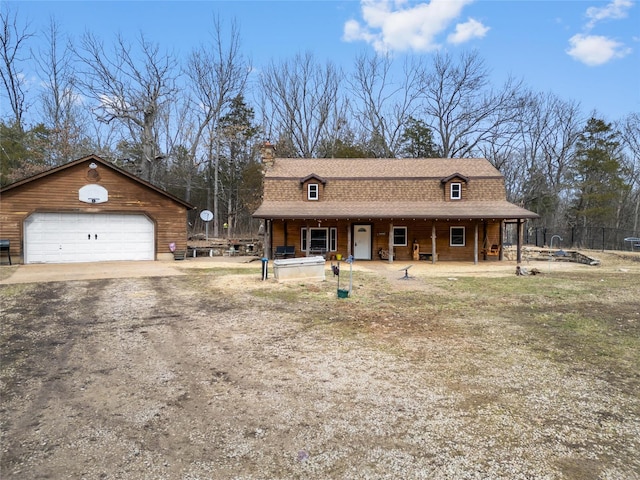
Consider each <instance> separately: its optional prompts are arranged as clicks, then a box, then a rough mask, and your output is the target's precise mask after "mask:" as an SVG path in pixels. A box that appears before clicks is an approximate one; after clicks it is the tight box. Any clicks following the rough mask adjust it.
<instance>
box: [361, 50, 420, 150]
mask: <svg viewBox="0 0 640 480" xmlns="http://www.w3.org/2000/svg"><path fill="white" fill-rule="evenodd" d="M392 67H393V61H392V59H391V57H389V56H381V55H375V54H372V55H367V54H361V55H359V56H357V57H356V60H355V70H354V72H353V75H352V77H351V78H350V79H349V87H350V92H351V93H352V95H353V97H354V99H355V101H354V102H352V104H351V106H352V109H353V114H354V115H353V118H354V119H355V120H356V122H357V123H358V124H359V126H360V128H361V129H362V130H363V131H364V132H365V135H366V136H367V137H368V140H369V142H370V144H371V146H372V150H373V151H374V152H375V154H376V156H378V157H386V158H392V157H395V156H396V155H397V154H398V153H399V150H400V147H401V145H400V144H401V143H402V141H403V138H402V135H403V132H404V130H405V127H406V123H407V121H408V120H409V118H411V117H414V116H415V112H416V108H417V106H418V105H417V100H418V95H419V85H420V78H421V74H420V72H421V69H422V67H421V65H420V64H418V63H417V62H416V60H415V59H410V60H407V61H406V62H405V63H404V65H403V70H402V75H401V78H400V79H399V80H396V79H394V78H393V77H392V74H391V71H392Z"/></svg>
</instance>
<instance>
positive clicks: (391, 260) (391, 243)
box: [389, 222, 393, 263]
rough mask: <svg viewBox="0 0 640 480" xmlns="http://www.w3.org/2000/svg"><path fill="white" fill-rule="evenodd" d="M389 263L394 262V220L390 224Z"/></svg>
mask: <svg viewBox="0 0 640 480" xmlns="http://www.w3.org/2000/svg"><path fill="white" fill-rule="evenodd" d="M389 263H393V222H391V223H390V224H389Z"/></svg>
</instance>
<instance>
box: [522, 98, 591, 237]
mask: <svg viewBox="0 0 640 480" xmlns="http://www.w3.org/2000/svg"><path fill="white" fill-rule="evenodd" d="M522 98H523V102H522V103H523V105H522V107H521V108H519V109H518V119H517V122H516V124H517V131H518V136H519V148H520V160H519V162H518V163H519V165H520V169H521V174H522V180H523V182H524V185H523V189H522V192H521V193H522V200H523V202H524V203H525V204H526V206H527V207H528V208H531V209H534V210H535V211H536V212H538V213H539V214H540V215H541V216H542V218H543V221H544V222H545V223H546V224H547V225H549V226H553V225H555V224H557V223H558V222H560V221H561V219H562V218H563V217H564V215H563V214H564V208H566V207H567V202H568V198H567V196H566V193H567V192H566V190H567V189H568V188H570V186H569V184H568V178H567V177H568V174H569V171H570V169H571V167H572V163H573V158H574V152H573V150H574V147H575V142H576V140H577V138H578V135H579V134H580V131H581V129H582V127H581V124H582V121H583V120H582V118H581V116H580V110H579V104H577V103H575V102H572V101H565V100H562V99H560V98H558V97H557V96H555V95H553V94H537V95H536V94H528V95H526V96H523V97H522Z"/></svg>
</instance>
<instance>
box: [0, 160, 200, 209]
mask: <svg viewBox="0 0 640 480" xmlns="http://www.w3.org/2000/svg"><path fill="white" fill-rule="evenodd" d="M89 160H91V161H93V162H97V163H99V164H101V165H103V166H105V167H107V168H110V169H112V170H115V171H116V172H118V173H120V174H121V175H124V176H125V177H128V178H130V179H132V180H134V181H136V182H138V183H141V184H143V185H144V186H146V187H147V188H150V189H151V190H154V191H156V192H157V193H159V194H161V195H164V196H165V197H168V198H170V199H171V200H173V201H174V202H176V203H179V204H180V205H182V206H184V207H185V208H186V209H187V210H195V209H196V208H197V207H196V206H194V205H192V204H190V203H189V202H186V201H184V200H182V199H181V198H178V197H176V196H175V195H172V194H171V193H169V192H167V191H165V190H162V189H161V188H158V187H157V186H155V185H153V184H152V183H150V182H147V181H146V180H143V179H142V178H140V177H138V176H136V175H134V174H132V173H129V172H127V171H126V170H123V169H122V168H119V167H117V166H115V165H114V164H112V163H111V162H108V161H107V160H104V159H103V158H100V157H99V156H97V155H94V154H92V155H87V156H86V157H82V158H79V159H78V160H74V161H72V162H69V163H65V164H64V165H60V166H58V167H54V168H51V169H49V170H45V171H44V172H40V173H37V174H36V175H32V176H30V177H27V178H23V179H22V180H18V181H17V182H14V183H11V184H9V185H5V186H4V187H2V188H0V193H4V192H6V191H9V190H13V189H14V188H19V187H21V186H22V185H25V184H28V183H31V182H33V181H35V180H38V179H40V178H43V177H47V176H49V175H53V174H55V173H57V172H60V171H63V170H66V169H68V168H72V167H74V166H76V165H79V164H81V163H84V162H86V161H89Z"/></svg>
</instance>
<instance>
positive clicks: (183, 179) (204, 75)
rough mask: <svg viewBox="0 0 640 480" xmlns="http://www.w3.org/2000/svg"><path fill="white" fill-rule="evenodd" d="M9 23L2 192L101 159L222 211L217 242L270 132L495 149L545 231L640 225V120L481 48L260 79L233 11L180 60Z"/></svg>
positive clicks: (371, 145)
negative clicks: (567, 93) (488, 59)
mask: <svg viewBox="0 0 640 480" xmlns="http://www.w3.org/2000/svg"><path fill="white" fill-rule="evenodd" d="M1 16H2V17H1V22H2V25H1V28H2V31H1V34H0V55H1V60H2V61H1V68H0V74H1V78H2V84H3V85H2V86H3V91H2V98H3V104H4V105H6V106H8V108H7V107H5V108H3V115H2V118H1V120H0V142H1V150H2V151H1V152H0V156H1V158H2V168H1V170H0V183H1V184H2V185H6V184H8V183H11V182H14V181H16V180H19V179H21V178H24V177H27V176H29V175H32V174H35V173H38V172H40V171H43V170H45V169H48V168H51V167H55V166H58V165H61V164H63V163H66V162H68V161H71V160H75V159H78V158H80V157H82V156H84V155H87V154H90V153H96V154H98V155H100V156H101V157H103V158H105V159H107V160H110V161H111V162H113V163H114V164H116V165H118V166H120V167H122V168H125V169H127V170H129V171H131V172H133V173H135V174H137V175H139V176H141V177H142V178H143V179H145V180H147V181H149V182H151V183H153V184H155V185H157V186H159V187H160V188H163V189H165V190H167V191H169V192H170V193H172V194H174V195H177V196H179V197H181V198H184V199H185V200H187V201H189V202H191V203H193V204H194V205H196V206H197V207H198V208H199V209H205V208H206V209H209V210H211V211H213V212H214V222H213V235H214V236H219V235H222V234H223V233H225V232H223V226H224V227H225V230H226V234H227V235H229V236H233V235H236V234H238V235H239V234H241V233H251V232H253V231H254V230H257V229H256V225H255V224H254V223H253V222H252V220H251V213H252V212H253V211H254V210H255V208H256V207H257V206H258V204H259V202H260V198H261V182H262V176H261V165H260V158H259V149H260V145H261V144H262V143H263V142H264V141H265V140H269V141H271V143H273V144H274V145H275V146H276V149H277V155H278V156H281V157H305V158H325V157H340V158H362V157H370V158H371V157H382V158H420V157H442V158H453V157H456V158H461V157H484V158H487V159H489V160H490V161H491V162H492V163H493V165H494V166H495V167H496V168H497V169H498V170H499V171H500V172H501V173H502V174H503V175H504V176H505V181H506V185H507V194H508V199H509V200H510V201H512V202H514V203H517V204H519V205H522V206H523V207H525V208H527V209H529V210H532V211H535V212H537V213H538V214H539V215H540V217H541V218H540V220H536V222H535V224H536V225H544V226H546V227H549V228H551V229H553V228H554V227H561V226H566V225H571V226H576V227H585V228H586V227H593V226H598V227H611V228H618V229H626V230H629V231H633V232H638V228H639V225H638V221H639V216H640V114H639V113H638V112H632V113H630V114H629V115H627V116H625V117H624V118H621V119H616V120H614V121H610V122H609V121H607V120H606V119H604V118H602V117H601V116H600V115H598V114H597V112H591V113H589V114H586V115H585V114H584V112H582V111H581V108H580V105H579V104H578V103H577V102H574V101H571V100H565V99H562V98H559V97H558V96H557V95H555V94H553V93H543V92H535V91H533V90H531V89H530V88H528V87H527V86H526V84H525V83H524V82H523V81H521V80H516V79H514V78H507V79H505V80H504V82H503V83H502V84H500V85H496V84H494V83H492V82H491V81H490V75H489V73H490V72H489V67H488V66H487V65H486V63H485V61H484V60H483V59H482V58H481V57H480V55H479V54H478V53H477V52H462V53H460V54H458V55H452V54H449V53H435V54H433V55H429V56H427V55H413V56H412V55H408V56H405V57H402V58H401V59H395V58H393V57H391V56H384V55H379V54H374V53H361V54H359V55H357V56H356V57H355V58H354V60H353V66H352V69H351V70H350V71H349V72H345V71H343V70H342V69H340V68H338V67H337V66H336V65H335V64H334V63H333V62H331V61H324V62H323V61H319V60H318V59H317V58H316V57H315V56H314V55H313V54H311V53H299V54H296V55H294V56H292V57H291V58H287V59H284V60H278V61H277V60H271V61H270V62H269V63H267V64H266V65H261V66H260V69H259V73H254V68H253V65H252V64H251V62H250V60H249V59H248V57H247V56H246V55H245V54H244V53H243V50H242V45H241V36H240V29H239V26H238V24H237V23H236V22H230V23H225V22H223V21H222V20H221V19H220V18H219V17H213V19H212V22H211V30H210V32H206V34H203V43H202V44H201V45H200V46H198V47H196V48H194V49H193V50H192V51H191V52H189V54H188V55H186V56H184V57H182V56H181V57H178V56H177V55H176V54H174V53H172V52H170V51H168V50H165V49H163V48H162V47H161V46H160V45H159V44H157V43H154V42H150V41H149V40H148V39H147V38H146V37H145V35H144V33H140V34H139V35H138V36H137V37H136V38H134V39H132V40H131V39H127V38H125V37H123V36H122V35H115V36H114V37H113V38H109V39H102V38H98V37H96V36H95V35H93V34H92V33H90V32H87V33H85V34H84V35H83V36H82V37H81V38H80V39H79V40H77V41H71V40H70V39H69V38H67V37H66V35H65V34H64V32H62V31H61V29H60V27H59V24H58V23H57V22H56V20H55V19H51V21H50V24H49V26H48V28H47V30H46V31H44V32H34V31H32V30H31V28H30V26H29V24H28V23H24V22H23V21H22V19H21V18H20V16H19V14H18V12H17V11H12V10H11V9H10V8H9V7H8V6H7V4H6V3H5V4H4V5H3V7H2V12H1ZM36 36H39V37H40V39H39V40H40V41H38V42H35V40H36V39H35V37H36ZM32 45H38V47H37V48H35V47H34V46H32ZM43 45H44V46H43ZM27 67H28V68H29V69H30V70H33V71H35V72H37V76H38V83H34V82H28V81H27V78H26V75H25V69H26V68H27ZM27 119H30V120H27ZM31 119H33V120H31Z"/></svg>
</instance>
